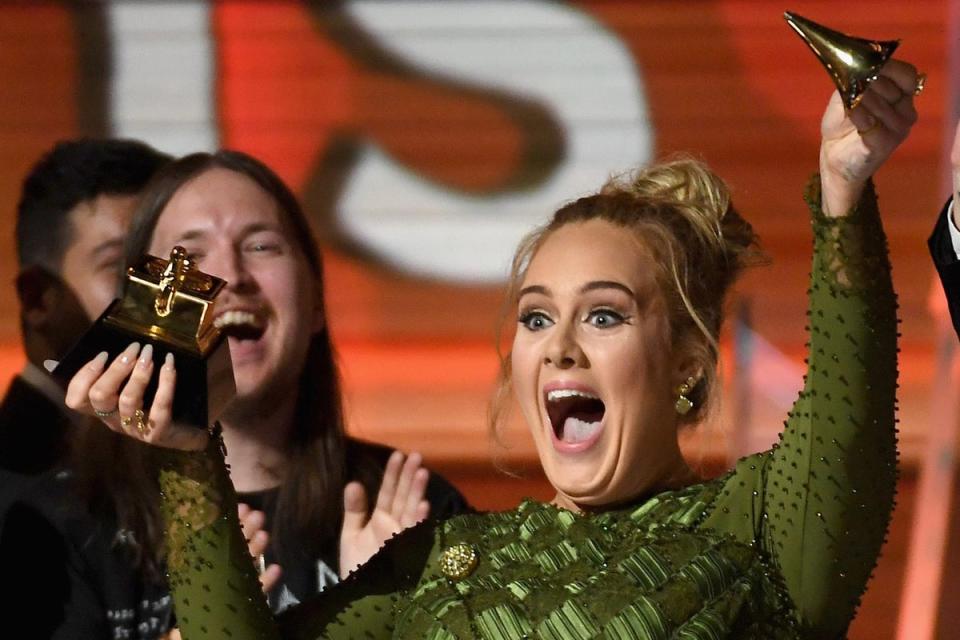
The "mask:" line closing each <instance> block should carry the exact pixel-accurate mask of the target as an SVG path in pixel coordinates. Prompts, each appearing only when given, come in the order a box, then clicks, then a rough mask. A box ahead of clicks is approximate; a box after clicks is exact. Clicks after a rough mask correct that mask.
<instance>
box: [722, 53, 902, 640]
mask: <svg viewBox="0 0 960 640" xmlns="http://www.w3.org/2000/svg"><path fill="white" fill-rule="evenodd" d="M883 74H884V75H883V76H881V78H880V79H878V80H877V81H875V82H873V83H872V84H871V85H870V87H871V88H870V90H868V92H867V96H866V97H865V98H864V101H863V106H862V107H858V109H856V110H854V111H853V112H852V113H845V112H844V111H843V107H842V105H841V103H840V101H839V99H838V96H837V95H836V94H835V95H834V97H833V100H832V101H831V104H830V106H829V107H828V109H827V112H826V114H825V115H824V121H823V136H824V140H823V146H822V149H821V158H820V168H821V173H820V176H819V179H818V180H816V181H815V182H814V183H813V184H812V185H811V187H810V188H809V189H808V192H807V194H806V195H807V198H806V199H807V203H808V205H809V206H810V209H811V212H812V215H813V231H814V258H813V268H812V272H811V284H810V292H809V294H810V310H809V331H810V342H809V355H808V360H807V363H808V369H807V375H806V377H805V384H804V388H803V391H802V392H801V394H800V397H799V399H798V400H797V402H796V403H795V405H794V406H793V409H792V411H791V412H790V413H789V417H788V420H787V422H786V428H785V430H784V432H783V434H782V436H781V442H780V443H779V445H775V446H774V448H773V449H772V450H771V451H768V452H766V453H763V454H759V455H757V456H751V457H750V458H746V459H744V460H742V461H741V462H740V463H739V464H738V466H737V469H736V471H735V472H734V474H733V475H732V476H731V477H730V478H729V479H728V481H727V483H726V486H725V491H724V492H722V493H721V496H722V497H721V498H720V500H719V503H718V504H717V505H716V508H715V509H714V510H713V511H712V512H711V515H710V516H709V517H708V518H707V521H706V523H705V525H706V526H710V527H713V528H717V529H723V530H727V531H730V532H732V533H734V535H736V536H737V537H738V538H740V539H741V540H743V541H745V542H751V543H753V542H756V543H758V544H760V546H761V548H762V549H763V550H764V551H765V552H766V554H767V555H768V556H769V557H770V559H771V561H772V563H773V564H774V566H775V568H776V569H777V570H778V573H779V574H780V575H781V577H782V580H783V583H784V586H785V587H786V589H787V592H788V594H789V597H790V605H791V608H792V609H793V610H794V613H795V616H796V618H797V622H798V623H799V624H800V626H801V628H803V629H805V630H806V631H807V633H810V634H811V637H839V636H841V635H842V634H843V631H844V630H845V628H846V626H847V624H848V623H849V621H850V620H851V619H852V617H853V614H854V612H855V609H856V607H857V605H858V603H859V599H860V596H861V595H862V593H863V591H864V589H865V586H866V581H867V579H868V578H869V576H870V573H871V571H872V570H873V567H874V565H875V563H876V559H877V556H878V554H879V551H880V547H881V545H882V544H883V540H884V537H885V535H886V530H887V525H888V523H889V519H890V513H891V511H892V508H893V497H894V492H895V489H896V477H897V470H896V463H897V451H896V435H895V434H896V431H895V428H894V423H895V419H894V412H895V405H896V399H895V394H896V386H897V385H896V379H897V362H896V361H897V355H896V354H897V346H896V339H897V320H896V308H897V305H896V298H895V295H894V292H893V287H892V284H891V279H890V264H889V260H888V258H887V247H886V239H885V236H884V234H883V229H882V227H881V224H880V218H879V215H878V212H877V207H876V196H875V194H874V193H873V187H872V185H871V184H870V183H869V178H870V176H871V175H872V174H873V172H874V171H875V170H876V169H877V167H878V166H879V165H880V164H881V163H882V162H883V161H884V160H885V159H886V158H887V157H888V156H889V155H890V153H891V152H892V151H893V149H894V148H896V146H897V145H898V144H899V143H900V142H901V141H902V140H903V139H904V138H905V137H906V135H907V133H908V132H909V129H910V127H911V126H912V124H913V122H914V121H915V119H916V114H915V112H914V110H913V105H912V97H913V90H914V87H915V86H916V81H917V80H916V79H917V74H916V71H915V70H914V69H913V67H911V66H909V65H907V64H904V63H901V62H897V61H893V62H891V63H890V64H888V65H887V67H885V68H884V71H883Z"/></svg>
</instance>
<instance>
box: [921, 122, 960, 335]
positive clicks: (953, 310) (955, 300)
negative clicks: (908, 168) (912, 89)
mask: <svg viewBox="0 0 960 640" xmlns="http://www.w3.org/2000/svg"><path fill="white" fill-rule="evenodd" d="M950 162H951V163H952V164H953V194H952V196H951V197H950V199H949V200H947V203H946V204H945V205H943V209H942V210H941V211H940V217H939V218H938V219H937V224H936V226H935V227H934V228H933V234H932V235H931V236H930V240H929V243H928V244H929V246H930V255H931V256H932V257H933V263H934V265H936V267H937V273H938V274H939V275H940V283H941V284H942V285H943V291H944V293H945V294H946V296H947V307H948V308H949V309H950V319H951V320H952V321H953V328H954V330H956V332H957V336H958V337H960V211H957V210H956V207H954V200H955V198H956V196H957V194H958V193H960V126H958V127H957V133H956V135H955V136H954V140H953V149H952V150H951V152H950Z"/></svg>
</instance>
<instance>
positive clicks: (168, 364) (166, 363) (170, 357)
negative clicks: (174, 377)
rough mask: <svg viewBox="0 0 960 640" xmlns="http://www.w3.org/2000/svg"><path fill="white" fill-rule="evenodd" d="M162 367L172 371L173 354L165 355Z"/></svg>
mask: <svg viewBox="0 0 960 640" xmlns="http://www.w3.org/2000/svg"><path fill="white" fill-rule="evenodd" d="M163 366H165V367H167V368H168V369H173V354H172V353H169V352H168V353H167V355H166V357H165V358H164V359H163Z"/></svg>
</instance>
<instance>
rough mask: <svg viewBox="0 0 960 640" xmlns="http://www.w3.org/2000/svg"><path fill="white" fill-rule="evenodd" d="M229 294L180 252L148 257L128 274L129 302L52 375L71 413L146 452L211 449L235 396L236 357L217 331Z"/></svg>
mask: <svg viewBox="0 0 960 640" xmlns="http://www.w3.org/2000/svg"><path fill="white" fill-rule="evenodd" d="M224 285H225V283H224V281H223V280H220V279H219V278H215V277H213V276H210V275H207V274H205V273H202V272H200V271H198V270H197V269H196V267H195V266H194V265H193V263H192V262H191V260H190V258H189V257H188V256H187V254H186V251H185V250H184V249H183V248H182V247H174V249H173V251H171V253H170V259H169V260H162V259H160V258H156V257H153V256H144V258H143V259H142V260H141V261H140V262H139V263H138V264H137V265H135V266H133V267H130V268H129V269H128V270H127V275H126V283H125V290H124V295H123V297H122V298H120V299H118V300H115V301H114V302H113V303H112V304H111V305H110V307H109V308H108V309H107V310H106V311H105V312H104V314H103V315H102V316H101V317H100V318H99V319H98V320H97V321H96V323H94V326H93V327H92V328H91V329H90V331H88V332H87V333H86V334H85V335H84V336H83V338H81V340H80V341H79V342H78V343H77V345H75V346H74V347H73V349H72V350H71V351H70V353H68V354H67V355H66V357H64V358H63V360H61V361H60V363H59V364H58V365H57V367H56V369H54V370H53V372H52V373H53V375H54V377H55V378H57V379H59V380H60V381H61V382H63V383H64V384H66V385H67V394H66V403H67V406H69V407H70V408H71V409H74V410H76V411H80V412H83V413H88V414H92V415H96V416H97V417H98V418H100V419H101V420H102V421H103V422H104V423H105V424H106V425H107V426H108V427H110V428H111V429H113V430H114V431H118V432H122V433H125V434H126V435H128V436H131V437H136V438H139V439H141V440H143V441H145V442H150V443H152V444H158V445H160V446H166V447H171V448H176V449H200V448H202V447H203V446H205V444H206V441H207V428H208V427H209V426H210V425H211V424H213V423H214V421H215V420H216V418H217V416H218V415H219V414H220V412H221V411H222V410H223V408H224V407H225V406H226V404H227V402H229V400H230V399H231V398H232V397H233V395H234V393H235V386H234V380H233V368H232V366H231V362H230V350H229V347H228V345H227V343H226V341H225V340H224V338H223V336H222V335H221V334H220V331H219V330H218V329H217V327H216V326H214V323H213V306H214V301H215V299H216V297H217V294H219V292H220V291H221V289H223V287H224ZM141 345H142V346H141ZM111 359H112V361H111ZM108 361H111V362H110V363H109V365H108Z"/></svg>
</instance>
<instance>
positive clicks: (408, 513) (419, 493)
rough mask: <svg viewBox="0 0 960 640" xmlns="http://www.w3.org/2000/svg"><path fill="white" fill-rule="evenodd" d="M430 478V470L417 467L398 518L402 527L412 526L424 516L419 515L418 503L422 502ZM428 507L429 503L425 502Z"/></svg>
mask: <svg viewBox="0 0 960 640" xmlns="http://www.w3.org/2000/svg"><path fill="white" fill-rule="evenodd" d="M429 479H430V472H429V471H427V470H426V469H424V468H423V467H421V468H419V469H417V472H416V474H415V475H414V477H413V482H412V483H411V485H410V492H409V493H408V494H407V504H406V505H405V507H404V510H403V515H402V516H401V518H400V524H401V525H402V526H403V527H412V526H413V525H415V524H417V523H418V522H420V521H421V520H423V519H424V517H426V516H422V515H420V505H421V504H422V503H424V502H426V501H425V500H424V496H425V495H426V492H427V481H428V480H429ZM427 506H428V508H429V503H427Z"/></svg>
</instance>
